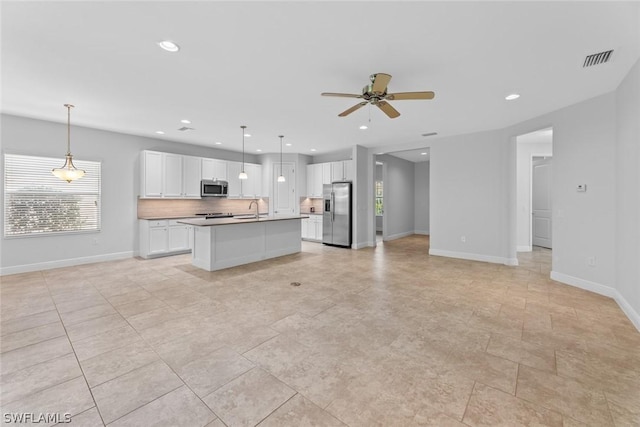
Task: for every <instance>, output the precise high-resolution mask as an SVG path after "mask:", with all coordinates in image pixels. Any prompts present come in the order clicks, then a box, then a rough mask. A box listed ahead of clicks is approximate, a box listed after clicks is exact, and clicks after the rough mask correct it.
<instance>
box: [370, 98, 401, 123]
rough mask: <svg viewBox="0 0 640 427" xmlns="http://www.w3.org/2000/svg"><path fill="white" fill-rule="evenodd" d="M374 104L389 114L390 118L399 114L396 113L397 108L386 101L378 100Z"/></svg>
mask: <svg viewBox="0 0 640 427" xmlns="http://www.w3.org/2000/svg"><path fill="white" fill-rule="evenodd" d="M376 105H377V106H378V108H380V109H381V110H382V112H383V113H385V114H386V115H387V116H389V118H390V119H395V118H396V117H398V116H399V115H400V113H398V110H396V109H395V108H393V107H392V106H391V104H389V103H388V102H387V101H380V102H378V103H377V104H376Z"/></svg>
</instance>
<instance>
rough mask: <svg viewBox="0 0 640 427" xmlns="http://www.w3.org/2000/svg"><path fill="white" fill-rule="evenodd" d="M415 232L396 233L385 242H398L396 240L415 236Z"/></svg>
mask: <svg viewBox="0 0 640 427" xmlns="http://www.w3.org/2000/svg"><path fill="white" fill-rule="evenodd" d="M413 234H414V233H413V231H405V232H403V233H396V234H392V235H390V236H387V237H385V239H384V240H385V241H389V240H396V239H401V238H403V237H407V236H411V235H413Z"/></svg>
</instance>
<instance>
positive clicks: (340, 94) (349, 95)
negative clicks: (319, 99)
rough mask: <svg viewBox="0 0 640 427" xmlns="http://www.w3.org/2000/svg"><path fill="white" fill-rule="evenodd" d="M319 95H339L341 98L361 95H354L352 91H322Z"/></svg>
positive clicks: (360, 96)
mask: <svg viewBox="0 0 640 427" xmlns="http://www.w3.org/2000/svg"><path fill="white" fill-rule="evenodd" d="M320 95H322V96H339V97H341V98H362V95H356V94H353V93H333V92H322V93H321V94H320Z"/></svg>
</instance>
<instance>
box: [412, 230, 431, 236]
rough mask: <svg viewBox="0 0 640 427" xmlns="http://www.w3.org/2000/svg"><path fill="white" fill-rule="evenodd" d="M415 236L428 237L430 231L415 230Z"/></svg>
mask: <svg viewBox="0 0 640 427" xmlns="http://www.w3.org/2000/svg"><path fill="white" fill-rule="evenodd" d="M413 234H420V235H421V236H428V235H429V230H414V231H413Z"/></svg>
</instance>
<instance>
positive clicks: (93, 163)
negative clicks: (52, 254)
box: [2, 152, 102, 239]
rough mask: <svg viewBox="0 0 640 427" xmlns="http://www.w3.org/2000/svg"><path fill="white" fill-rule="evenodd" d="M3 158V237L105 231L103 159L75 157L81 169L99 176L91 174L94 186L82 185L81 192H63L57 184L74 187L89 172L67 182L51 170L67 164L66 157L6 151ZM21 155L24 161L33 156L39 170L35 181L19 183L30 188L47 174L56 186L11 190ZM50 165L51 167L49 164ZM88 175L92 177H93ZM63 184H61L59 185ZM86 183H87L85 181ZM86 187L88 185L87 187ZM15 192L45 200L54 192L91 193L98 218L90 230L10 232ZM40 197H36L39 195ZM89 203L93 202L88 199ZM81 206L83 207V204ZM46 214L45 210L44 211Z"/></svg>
mask: <svg viewBox="0 0 640 427" xmlns="http://www.w3.org/2000/svg"><path fill="white" fill-rule="evenodd" d="M2 154H3V159H2V167H3V169H2V178H3V185H2V190H3V195H2V200H3V204H4V206H3V209H2V215H3V227H2V228H3V230H2V237H3V238H4V239H22V238H34V237H49V236H66V235H76V234H95V233H100V232H101V231H102V161H98V160H81V159H75V158H74V159H73V161H74V164H75V166H76V167H77V168H78V169H85V170H87V175H89V174H91V175H95V174H97V177H95V176H94V177H91V178H92V179H93V180H94V181H96V182H95V183H94V184H93V185H94V186H93V187H92V188H89V189H86V188H81V189H80V190H81V191H64V192H60V191H55V186H58V188H60V187H62V186H63V185H64V186H67V185H68V186H72V185H73V184H74V183H77V182H78V181H81V180H83V179H85V178H86V177H87V175H85V176H84V177H82V178H80V179H79V180H78V181H72V182H71V183H67V182H64V181H62V180H60V179H59V178H57V177H55V176H54V175H53V174H52V173H51V169H53V168H59V167H60V166H61V165H62V164H63V163H64V158H63V157H49V156H37V155H33V154H22V153H7V152H3V153H2ZM18 158H22V161H25V159H26V160H27V161H28V159H32V161H33V162H34V163H37V164H38V173H39V177H33V182H27V181H21V182H20V183H19V184H18V185H24V186H25V187H28V186H29V185H38V184H40V183H39V182H38V181H37V180H38V179H41V178H42V177H44V176H46V179H49V177H50V178H51V181H50V183H51V184H52V185H53V187H49V190H48V191H37V190H35V189H34V190H32V191H19V190H16V189H15V188H13V189H10V187H13V186H15V185H16V184H15V183H13V184H10V183H9V180H8V174H9V173H11V172H12V167H14V166H15V167H19V166H16V164H18V162H19V161H20V160H19V159H18ZM12 161H13V162H14V164H13V165H11V164H10V162H12ZM49 166H51V167H49ZM42 169H45V170H46V172H42ZM91 175H89V176H91ZM46 179H45V180H46ZM60 183H62V184H63V185H62V184H60ZM83 184H84V183H83ZM83 187H86V184H85V186H83ZM68 188H73V187H67V189H68ZM16 193H23V194H29V193H31V194H33V195H34V197H32V200H44V199H45V197H42V196H43V195H44V196H46V195H55V194H64V195H65V196H68V195H78V196H89V197H95V200H94V203H95V205H96V209H95V211H92V212H91V214H92V215H93V216H94V217H95V226H93V227H92V228H87V229H68V230H67V229H59V228H58V229H55V230H51V231H44V230H43V231H33V230H31V231H29V232H26V233H11V232H10V231H11V228H12V227H11V226H10V224H11V221H10V208H9V205H10V204H9V203H8V202H9V199H10V197H11V194H16ZM39 195H40V197H37V196H39ZM89 203H90V202H89ZM80 209H82V206H80ZM39 214H40V216H39V217H41V216H42V212H39ZM45 214H46V211H45Z"/></svg>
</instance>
